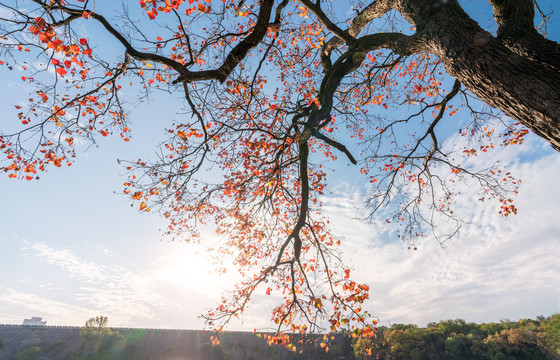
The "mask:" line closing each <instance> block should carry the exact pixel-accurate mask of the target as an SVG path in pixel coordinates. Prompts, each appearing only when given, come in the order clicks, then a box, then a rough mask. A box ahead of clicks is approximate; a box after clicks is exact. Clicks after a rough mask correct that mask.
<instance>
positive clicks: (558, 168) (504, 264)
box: [325, 141, 560, 324]
mask: <svg viewBox="0 0 560 360" xmlns="http://www.w3.org/2000/svg"><path fill="white" fill-rule="evenodd" d="M541 144H542V143H541V142H539V141H534V142H533V141H531V143H529V144H527V145H525V146H526V147H525V148H524V147H521V148H519V150H517V149H515V148H512V149H509V148H508V149H499V150H496V151H495V152H494V154H491V156H489V157H487V158H483V159H479V161H480V162H481V163H480V166H486V165H489V164H491V163H493V162H494V161H495V160H496V159H499V160H501V162H502V163H505V164H507V165H508V170H509V171H511V172H512V173H514V174H515V175H516V176H517V177H518V178H521V179H523V184H524V185H523V186H522V187H521V189H520V194H519V196H518V197H517V198H516V201H515V203H516V205H517V207H518V208H519V214H518V215H516V216H511V217H509V218H502V217H501V216H500V215H499V214H498V213H497V206H495V205H492V204H482V203H480V202H479V201H478V200H477V197H476V196H473V194H474V193H475V190H474V189H469V188H468V186H467V187H465V188H462V189H460V190H461V191H462V192H464V193H463V194H462V195H463V196H462V197H461V203H460V204H458V207H459V208H462V209H463V210H465V209H467V210H468V212H467V211H463V212H464V213H465V214H466V215H467V216H466V220H467V221H468V222H469V224H467V225H466V226H463V227H462V228H461V232H460V234H459V236H458V237H456V238H453V239H452V240H450V241H448V242H446V243H445V246H443V247H442V246H440V244H439V243H438V242H437V241H435V240H434V239H429V238H428V239H425V240H424V241H423V242H422V243H421V244H420V246H419V247H418V250H417V251H413V250H408V249H407V246H406V245H407V244H405V243H402V242H400V241H399V240H396V239H395V241H393V242H389V243H387V242H386V241H382V238H383V236H384V233H387V232H388V231H391V230H390V228H389V227H388V224H385V223H383V222H381V221H375V222H374V223H372V224H365V223H363V222H359V221H357V220H352V218H353V217H355V214H356V209H354V208H352V206H351V204H355V201H356V199H360V198H361V196H362V195H361V194H362V193H363V192H362V191H361V190H360V189H358V188H354V189H349V188H346V189H344V192H339V193H338V196H335V197H332V198H330V199H327V201H326V205H325V209H326V211H327V213H328V214H329V216H330V217H331V220H332V221H331V223H332V225H333V228H334V230H335V232H336V233H338V234H342V235H344V236H345V238H346V241H345V243H344V251H345V258H346V259H347V261H348V262H350V263H352V264H353V266H354V267H355V268H356V272H355V278H356V279H357V280H360V281H363V282H367V283H369V284H370V285H371V288H372V290H373V299H372V301H371V302H370V304H369V307H370V311H371V313H373V314H376V315H378V316H379V317H380V319H381V320H382V321H384V322H385V323H388V322H391V323H395V322H406V323H408V322H412V323H420V324H425V323H427V322H429V321H437V320H439V319H443V318H454V317H461V318H466V319H468V320H471V321H492V320H494V321H495V320H498V319H500V318H505V317H511V318H519V317H524V316H525V317H529V316H536V315H539V314H544V315H547V314H550V313H553V312H558V311H560V308H559V307H558V301H559V299H560V290H558V289H560V263H559V262H558V261H557V254H558V253H560V236H559V235H558V234H560V222H558V213H559V212H560V208H559V206H558V204H559V203H560V193H558V192H556V191H552V189H554V188H555V187H556V186H557V185H556V184H557V179H558V178H559V177H560V156H558V154H556V153H551V152H548V155H545V156H541V157H535V156H534V154H535V153H538V152H536V151H534V150H536V149H535V147H540V146H542V145H541ZM538 150H539V151H542V149H541V148H539V149H538ZM516 151H517V152H518V153H517V154H516ZM520 153H522V154H520ZM520 155H521V156H522V157H523V156H524V157H525V159H526V160H525V161H523V162H520V161H518V160H515V159H519V156H520ZM346 194H351V195H346Z"/></svg>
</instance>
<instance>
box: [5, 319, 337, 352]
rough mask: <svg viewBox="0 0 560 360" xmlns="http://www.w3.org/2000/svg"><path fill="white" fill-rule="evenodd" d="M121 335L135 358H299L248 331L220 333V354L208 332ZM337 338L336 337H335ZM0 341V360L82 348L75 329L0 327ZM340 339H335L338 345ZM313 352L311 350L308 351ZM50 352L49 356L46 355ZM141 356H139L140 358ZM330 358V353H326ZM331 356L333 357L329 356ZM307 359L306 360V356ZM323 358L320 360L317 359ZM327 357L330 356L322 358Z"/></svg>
mask: <svg viewBox="0 0 560 360" xmlns="http://www.w3.org/2000/svg"><path fill="white" fill-rule="evenodd" d="M111 329H112V330H113V331H118V332H119V334H120V335H123V337H124V339H125V341H124V345H122V346H126V347H128V350H129V353H135V354H137V355H138V356H135V358H139V359H163V358H173V359H187V358H188V359H226V358H227V359H254V360H256V359H263V358H266V359H267V360H276V359H279V360H291V359H299V358H301V357H299V356H298V355H297V354H295V353H294V352H290V351H288V350H287V349H285V348H283V347H277V346H275V347H270V346H267V344H266V341H265V340H264V339H263V338H262V337H257V336H256V335H255V334H253V333H251V332H235V331H232V332H229V331H228V332H223V333H220V334H219V339H220V342H221V346H222V348H223V351H222V352H221V354H223V355H220V354H217V353H216V349H215V348H214V347H212V346H211V336H213V335H214V333H212V332H203V331H200V330H178V329H138V328H111ZM337 337H339V336H337ZM0 339H2V341H3V345H4V346H3V348H2V349H0V360H11V359H16V357H17V354H18V353H19V352H20V351H22V350H23V349H25V348H29V347H31V346H35V345H37V346H39V347H41V348H42V349H43V351H44V353H45V352H46V353H47V356H45V355H43V357H42V358H45V359H66V358H70V356H71V354H72V353H74V352H75V351H79V350H80V349H83V347H84V340H83V338H82V337H81V336H80V327H77V326H74V327H73V326H26V325H1V324H0ZM341 341H343V339H342V338H340V339H335V340H334V342H335V343H341ZM312 350H313V349H312ZM49 351H50V354H51V355H49V354H48V353H49ZM140 354H141V355H140ZM329 355H330V354H329ZM333 355H334V354H333ZM306 358H308V357H306ZM320 358H323V357H320ZM326 358H330V356H327V357H325V359H326Z"/></svg>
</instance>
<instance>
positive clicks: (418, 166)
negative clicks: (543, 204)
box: [0, 0, 560, 343]
mask: <svg viewBox="0 0 560 360" xmlns="http://www.w3.org/2000/svg"><path fill="white" fill-rule="evenodd" d="M479 3H480V4H483V5H487V6H489V9H491V10H492V11H493V17H494V20H495V29H493V30H492V29H491V30H492V31H491V32H489V31H487V30H486V29H484V28H482V27H481V26H480V25H479V24H478V23H477V21H475V19H473V18H472V17H471V16H470V15H469V14H468V13H467V12H466V11H465V8H466V7H465V4H462V3H461V2H459V1H456V0H448V1H440V0H374V1H369V2H368V1H365V2H362V1H348V2H343V3H340V2H321V1H320V0H317V1H315V2H312V1H309V0H298V1H288V0H282V1H275V0H260V1H253V0H241V1H230V0H222V1H211V0H189V1H188V2H187V1H182V0H164V1H161V0H150V1H144V0H141V1H140V2H139V4H136V3H134V4H123V6H122V8H121V9H120V10H119V11H118V12H117V13H116V14H115V13H111V12H110V11H108V10H107V12H104V10H105V9H104V7H102V6H100V5H99V4H96V2H95V1H91V0H68V1H61V0H21V1H0V34H1V37H2V42H1V43H0V45H1V48H0V49H1V50H0V51H1V52H0V56H1V59H0V66H1V69H2V71H3V72H5V71H18V72H21V73H22V77H21V80H22V81H23V82H24V83H25V85H26V87H27V88H28V89H29V101H27V102H25V103H18V104H16V105H15V107H16V109H17V112H18V113H17V118H18V119H17V124H15V123H14V122H10V123H9V124H6V126H5V127H4V128H3V129H2V130H0V149H1V151H2V153H3V158H2V160H1V163H0V169H1V170H2V171H3V172H4V173H5V174H6V175H7V176H9V177H12V178H16V179H27V180H33V179H37V178H38V174H39V173H40V172H42V171H45V170H47V169H48V168H49V167H61V166H63V165H71V163H72V162H73V161H74V158H75V157H76V156H77V154H78V153H79V151H77V150H80V149H83V148H84V146H87V145H88V144H91V143H94V142H95V141H96V139H97V138H99V137H105V136H109V135H111V134H119V136H120V137H121V138H122V139H123V140H124V141H129V140H130V139H131V138H132V135H131V134H132V130H131V129H132V125H131V122H130V121H129V116H128V111H129V110H130V109H131V108H132V107H134V106H135V105H136V104H137V103H139V102H143V101H145V100H146V99H147V98H148V97H149V95H150V93H152V92H154V91H158V90H163V91H168V92H172V93H182V96H183V98H184V106H185V108H186V109H187V113H188V115H186V116H182V117H181V118H180V119H179V120H176V121H175V122H174V123H173V124H171V125H170V126H169V127H168V128H167V129H165V131H163V129H162V134H164V135H163V136H164V137H165V140H164V141H163V143H162V145H161V150H160V151H159V152H158V154H157V158H156V159H138V160H137V161H127V162H124V163H123V164H124V166H125V169H126V171H127V172H128V179H127V181H126V182H125V183H124V193H125V194H127V195H128V196H130V198H131V200H132V201H134V202H135V203H137V204H138V207H139V209H140V211H144V212H149V211H151V210H157V211H159V212H161V214H163V216H165V217H166V218H167V219H168V220H169V228H168V233H169V234H171V235H172V236H176V237H177V238H178V239H181V240H185V241H188V242H197V241H203V240H204V239H200V236H199V233H198V231H197V228H198V227H199V226H200V225H201V224H207V223H209V224H210V225H212V226H214V227H215V229H216V231H217V233H218V234H220V235H222V242H221V243H220V244H219V245H218V246H216V247H214V249H213V251H214V253H215V254H216V256H218V257H219V256H231V257H233V258H234V264H235V265H236V266H237V267H238V268H239V269H240V272H241V274H242V275H243V277H244V280H243V281H242V282H241V283H240V284H238V285H237V286H236V287H235V289H234V290H233V292H232V293H230V294H229V295H228V296H226V297H224V299H223V301H222V302H221V303H220V305H219V306H218V307H217V308H215V309H214V310H211V311H209V312H208V314H206V315H205V318H206V320H207V321H208V323H209V324H210V325H211V326H212V327H215V328H218V329H221V327H222V326H223V325H225V324H226V323H227V322H228V321H229V320H230V319H231V318H232V317H239V316H240V315H241V314H242V313H243V311H244V310H245V309H246V306H247V304H248V303H249V301H250V299H251V297H253V296H254V294H256V293H264V294H267V295H270V294H280V295H281V296H283V301H282V302H281V303H280V304H278V305H277V306H276V307H275V308H274V309H273V310H272V316H271V319H272V321H273V322H274V323H275V324H277V326H278V331H279V332H280V331H282V330H289V331H293V332H308V331H317V330H319V331H323V330H331V331H336V330H338V329H340V328H342V327H346V326H349V327H351V328H352V329H355V331H356V332H355V334H356V335H358V334H362V335H366V336H367V335H372V334H373V332H374V331H375V323H376V322H375V320H372V319H371V318H369V317H368V314H367V312H366V311H364V310H363V303H364V301H366V300H367V299H368V297H369V288H368V286H367V285H364V284H359V283H357V282H355V281H354V280H353V279H352V278H351V276H350V275H351V271H350V269H349V268H347V267H346V266H344V264H342V262H341V258H340V253H339V246H340V244H341V242H340V238H338V237H337V236H336V235H335V232H333V231H332V229H330V228H329V221H328V219H327V218H326V217H325V216H324V215H323V214H322V208H321V207H322V197H323V196H324V194H325V190H326V189H327V186H328V184H327V179H328V177H329V176H330V173H329V171H328V168H329V163H330V162H332V161H338V162H340V161H346V162H349V163H351V164H353V165H352V166H356V167H359V168H360V171H361V173H362V174H363V177H364V179H365V181H369V182H370V183H371V191H370V192H369V193H368V194H367V197H366V201H367V209H368V214H369V215H368V216H367V217H370V218H371V217H373V216H374V215H375V214H377V213H379V212H382V211H384V212H385V214H386V220H387V222H395V223H397V224H398V225H397V226H400V236H401V237H402V238H403V239H404V240H406V241H412V242H414V241H415V239H417V238H419V237H423V236H426V235H428V234H433V235H435V236H436V237H438V238H439V239H440V240H442V241H443V240H445V239H446V238H448V237H449V236H452V235H453V234H455V232H456V231H457V230H458V228H459V226H460V225H461V219H460V218H458V217H456V215H455V214H454V212H453V209H454V203H455V201H456V200H455V199H456V195H457V194H456V193H455V192H454V190H453V183H454V182H456V181H474V183H476V184H478V185H479V187H480V200H481V201H484V200H485V199H494V200H496V201H498V203H499V205H500V213H501V214H502V215H503V216H508V215H510V214H514V213H516V212H517V209H516V207H515V205H514V204H513V200H512V196H511V195H512V194H513V193H515V192H516V191H517V187H518V181H517V180H515V178H514V177H513V175H512V174H510V173H508V172H507V170H504V169H501V168H500V167H498V166H494V167H491V168H483V169H480V168H476V166H472V163H473V162H468V161H467V160H468V159H471V158H472V157H474V156H476V155H477V154H479V153H482V152H487V151H492V149H493V148H495V147H496V146H510V145H516V144H521V143H522V142H523V139H524V136H525V135H526V134H527V133H528V132H529V131H532V132H534V133H535V134H537V135H538V136H540V137H542V138H544V139H545V140H546V141H547V142H548V143H550V145H551V146H552V147H553V148H554V149H556V150H560V132H559V131H558V130H559V120H558V119H560V114H559V112H560V107H559V106H558V104H559V103H560V101H559V100H560V72H559V65H560V64H559V62H560V56H559V55H560V47H559V45H558V43H556V42H555V41H552V40H550V39H547V37H546V23H547V20H548V13H547V10H546V8H545V7H544V6H542V7H541V6H539V4H537V3H536V2H534V1H533V0H515V1H513V0H512V1H502V0H489V1H488V2H484V1H479ZM96 5H97V7H96ZM535 24H540V25H535ZM156 106H157V104H156ZM506 116H507V117H506ZM459 117H460V118H461V119H465V118H468V119H469V120H468V121H458V120H457V119H458V118H459ZM508 117H510V118H511V119H513V120H512V121H510V120H509V118H508ZM443 119H445V122H446V123H447V125H446V126H447V127H448V128H449V126H450V125H449V124H456V126H455V127H454V129H453V132H454V133H459V134H460V135H462V136H463V137H464V138H465V141H464V142H461V144H465V145H460V146H458V147H454V146H446V145H445V136H446V135H447V136H449V131H447V133H446V131H443V130H441V127H442V125H441V122H442V120H443ZM451 127H453V126H451ZM338 157H341V158H342V159H338V160H337V158H338ZM474 164H475V165H476V162H474ZM442 223H444V224H446V225H445V226H443V227H441V226H440V227H439V228H438V227H437V226H436V225H441V224H442ZM441 229H443V230H441ZM285 340H286V339H285V338H283V336H281V335H279V336H278V337H276V338H273V340H272V341H273V342H278V343H284V342H285Z"/></svg>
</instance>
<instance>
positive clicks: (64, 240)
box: [0, 17, 560, 330]
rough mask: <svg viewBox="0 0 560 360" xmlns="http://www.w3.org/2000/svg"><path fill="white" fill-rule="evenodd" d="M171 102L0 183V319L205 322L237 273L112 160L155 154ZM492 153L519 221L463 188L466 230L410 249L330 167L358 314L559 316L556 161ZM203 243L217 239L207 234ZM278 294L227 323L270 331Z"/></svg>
mask: <svg viewBox="0 0 560 360" xmlns="http://www.w3.org/2000/svg"><path fill="white" fill-rule="evenodd" d="M556 18H557V17H556ZM551 25H552V27H551V38H553V39H555V40H558V39H559V38H560V36H559V34H560V32H559V31H558V30H557V28H555V26H558V25H559V24H558V22H557V21H553V23H552V24H551ZM18 91H22V85H21V83H20V82H18V81H9V82H6V85H5V86H3V87H2V88H0V98H2V99H3V100H2V103H3V105H4V106H11V104H13V103H14V102H15V101H14V97H13V96H14V94H16V93H18ZM177 96H178V95H166V94H160V95H157V96H156V98H155V100H157V101H154V102H152V103H150V104H145V106H142V107H139V108H137V109H136V110H135V111H134V112H133V113H132V114H131V119H132V121H133V125H134V141H133V142H131V143H124V142H122V141H120V140H119V139H117V137H114V138H110V139H100V141H99V144H98V145H99V147H91V148H88V149H84V151H82V153H80V154H79V158H78V160H77V161H76V163H75V164H74V165H73V166H72V167H70V168H63V169H55V170H51V171H49V172H48V173H46V174H43V175H41V180H40V181H33V182H18V181H13V180H9V179H8V178H6V177H1V178H0V189H1V190H0V194H1V199H2V202H1V203H2V207H1V208H0V219H2V220H1V224H2V231H1V233H0V244H1V249H2V251H1V252H0V272H1V274H2V276H1V277H0V323H8V324H18V323H21V322H22V321H23V319H24V318H29V317H30V316H41V317H43V319H44V320H47V323H48V324H49V325H80V324H82V323H84V322H85V321H86V320H87V319H88V318H90V317H93V316H97V315H106V316H108V317H109V319H110V323H111V325H113V326H127V327H155V328H201V327H202V326H203V323H202V322H201V321H199V320H198V319H197V315H198V314H200V313H201V312H203V311H204V310H205V309H206V308H208V307H213V306H214V305H215V304H216V303H217V302H218V301H219V299H220V294H221V293H222V292H223V291H226V290H227V289H229V288H231V287H232V285H233V283H234V281H235V280H236V278H237V277H236V274H235V271H234V270H232V271H230V273H227V274H225V275H222V276H218V275H217V274H214V273H212V266H211V264H210V261H209V258H208V255H207V254H206V253H205V251H204V249H203V248H196V247H193V246H191V245H186V244H184V243H180V242H169V241H167V240H166V239H162V236H161V233H160V232H159V229H163V228H165V227H166V226H167V224H166V223H165V221H164V220H163V219H161V218H159V217H158V216H157V214H151V215H146V214H139V213H138V212H137V210H136V208H132V207H130V204H129V203H128V201H127V199H126V198H125V197H124V196H122V195H120V193H121V192H122V185H121V184H122V183H123V181H124V180H125V178H124V177H122V176H121V174H122V171H123V169H122V166H120V165H118V164H117V162H116V159H117V158H121V159H136V158H138V157H143V156H144V157H145V156H150V155H151V154H153V153H155V146H156V145H157V143H158V142H159V141H161V140H162V139H163V136H162V137H159V136H154V134H162V133H163V128H164V125H162V123H169V121H170V120H172V119H173V118H178V117H179V116H180V115H176V113H177V112H178V111H180V105H181V104H180V103H179V102H178V101H177V99H176V98H177ZM8 115H9V114H8ZM8 120H9V119H8V117H7V116H3V117H2V121H3V122H4V121H8ZM458 141H461V139H459V138H457V137H454V138H451V139H450V140H448V142H449V143H450V144H452V143H457V142H458ZM498 159H499V160H500V161H501V162H502V163H503V164H509V165H508V169H509V170H510V171H511V172H512V173H514V174H515V175H516V176H517V177H518V178H521V179H522V180H523V185H522V187H521V189H520V194H519V196H518V197H517V199H516V204H517V206H518V208H519V214H518V215H516V216H511V217H508V218H502V217H500V216H499V215H498V209H497V207H496V206H494V205H492V204H488V205H486V206H481V204H480V202H478V201H477V197H476V194H475V193H474V192H473V190H472V188H470V187H468V186H465V187H464V188H463V189H460V190H461V192H462V193H463V196H462V197H461V203H460V204H459V205H458V209H457V211H458V212H460V213H462V215H463V216H464V217H465V218H466V219H467V220H468V222H469V223H470V224H469V225H468V226H464V227H463V228H462V229H461V233H460V235H459V236H458V237H456V238H453V239H452V240H450V241H448V242H446V243H445V244H444V245H443V246H442V245H440V244H439V243H438V242H437V241H435V240H434V239H429V238H428V239H425V240H424V241H423V242H422V243H421V244H420V246H419V248H418V250H417V251H411V250H408V249H407V246H406V244H403V243H402V242H400V241H399V240H398V239H396V235H395V230H396V229H395V228H393V227H392V226H391V225H389V224H386V223H385V222H384V219H383V218H380V219H377V220H374V221H373V223H371V224H368V223H363V222H360V221H358V220H353V218H354V217H355V216H356V215H357V214H358V213H359V211H360V206H361V205H362V198H363V195H362V194H363V192H364V191H365V189H366V184H362V183H360V182H359V181H356V180H355V179H349V178H346V177H345V176H344V174H345V172H346V170H345V168H346V164H345V163H343V162H342V160H339V163H338V165H339V166H337V167H336V169H337V171H338V174H337V175H336V176H335V177H334V179H335V181H334V182H331V183H330V185H331V186H332V188H331V189H330V190H331V192H330V193H329V195H328V196H326V197H325V198H324V202H325V210H326V212H327V214H329V216H330V218H331V221H332V223H333V228H334V229H335V232H336V233H337V234H339V235H341V236H343V237H344V238H345V240H344V244H345V245H344V247H343V251H344V257H345V259H346V261H347V262H348V263H349V264H352V265H353V267H354V268H355V272H354V277H355V279H356V280H358V281H360V282H366V283H368V284H369V285H370V288H371V289H372V300H371V302H369V303H368V305H367V307H368V309H369V311H370V312H371V313H372V314H374V315H375V316H376V317H378V318H379V319H380V320H381V323H382V324H385V325H387V324H391V323H409V322H411V323H418V324H420V325H425V324H426V323H427V322H430V321H438V320H440V319H448V318H464V319H466V320H467V321H477V322H482V321H486V322H488V321H498V320H500V319H503V318H509V319H512V320H515V319H519V318H526V317H532V318H534V317H536V316H537V315H541V314H542V315H550V314H553V313H557V312H560V262H558V261H557V256H558V255H557V254H559V253H560V235H558V234H560V222H559V221H558V219H559V215H558V214H559V212H560V205H559V204H560V192H558V191H555V189H556V188H557V180H556V179H558V178H559V177H560V155H559V154H557V153H555V152H553V151H551V150H550V149H549V147H548V146H547V145H546V144H545V143H543V142H542V141H541V140H539V139H537V138H535V137H532V136H531V137H529V139H528V141H527V144H525V145H524V146H522V147H518V148H514V147H512V148H500V149H498V150H496V151H494V152H491V153H489V154H488V155H486V156H481V157H479V158H477V161H478V162H479V163H480V165H481V167H482V165H484V164H492V163H493V162H494V161H495V160H498ZM520 159H523V160H520ZM203 235H204V236H205V238H206V239H210V241H213V240H212V239H215V237H214V236H215V235H214V234H212V233H211V232H210V231H206V232H204V234H203ZM387 239H389V241H387ZM277 300H278V299H275V298H274V297H270V296H265V295H264V289H263V293H262V295H259V296H256V297H255V298H254V299H253V303H252V304H251V307H250V309H249V311H248V312H247V315H246V316H245V317H244V319H243V321H239V322H236V323H232V324H231V326H230V329H245V330H252V329H253V328H255V327H256V328H267V327H270V323H269V322H268V319H269V310H270V309H271V308H272V306H273V305H274V303H275V301H277Z"/></svg>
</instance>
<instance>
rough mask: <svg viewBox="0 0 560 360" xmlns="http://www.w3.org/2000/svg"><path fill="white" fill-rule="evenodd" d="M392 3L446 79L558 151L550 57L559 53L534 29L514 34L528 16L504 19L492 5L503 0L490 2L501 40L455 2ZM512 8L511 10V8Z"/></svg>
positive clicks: (559, 129)
mask: <svg viewBox="0 0 560 360" xmlns="http://www.w3.org/2000/svg"><path fill="white" fill-rule="evenodd" d="M510 1H512V3H516V2H519V3H522V4H526V2H527V0H517V1H515V0H510ZM528 1H529V2H530V3H531V4H530V5H531V6H533V5H532V1H531V0H528ZM397 2H398V6H397V9H398V10H399V11H400V12H401V14H403V16H405V17H406V18H407V19H408V20H409V21H411V22H413V23H414V24H415V25H416V27H417V31H418V34H420V35H421V36H422V39H423V40H422V42H423V43H424V45H425V47H426V49H427V50H428V51H429V52H432V53H434V54H435V55H436V56H438V57H439V59H441V61H442V62H443V63H444V65H445V68H446V70H447V72H448V73H449V74H450V75H451V76H454V77H456V78H457V79H458V80H459V81H461V82H462V83H463V84H464V85H465V87H466V88H467V89H468V90H470V91H471V92H472V93H473V94H475V95H476V96H478V97H479V98H480V99H481V100H482V101H484V102H486V103H487V104H489V105H491V106H493V107H496V108H498V109H500V110H502V111H503V112H504V113H505V114H506V115H508V116H510V117H512V118H513V119H516V120H518V121H519V122H521V123H522V124H523V125H525V126H526V127H528V128H529V129H531V130H532V131H533V132H534V133H535V134H537V135H539V136H541V137H542V138H544V139H546V140H547V141H548V142H549V143H550V144H551V145H552V147H553V148H554V149H556V150H557V151H560V71H559V69H560V66H558V64H559V63H560V58H558V57H557V56H551V55H557V54H560V46H559V45H558V44H557V43H555V42H553V41H550V40H547V39H545V38H543V37H542V36H541V35H540V34H538V33H537V32H536V31H535V30H534V27H532V30H533V31H520V30H519V29H523V28H527V26H526V24H527V19H526V17H527V16H533V13H532V12H527V11H525V12H524V13H521V12H519V13H517V14H514V15H515V16H509V17H508V16H507V15H508V14H509V15H511V12H509V13H508V12H507V11H506V14H505V15H504V13H503V11H501V10H503V8H496V6H497V5H496V4H495V3H501V2H503V1H497V0H496V1H494V2H493V5H494V6H495V9H494V11H495V15H497V16H496V18H497V20H498V24H499V25H500V31H499V32H498V33H499V35H501V36H498V37H497V38H496V37H494V36H492V35H491V34H490V33H488V32H487V31H485V30H483V29H482V28H481V27H480V26H479V25H478V24H477V23H476V22H475V21H474V20H472V19H471V18H470V17H469V16H468V15H467V14H466V13H465V12H464V11H463V9H462V8H461V7H460V6H459V5H458V3H457V2H456V1H455V0H451V1H446V2H444V1H439V0H400V1H397ZM510 5H511V4H510ZM511 6H512V7H513V8H515V4H513V5H511ZM506 10H508V9H506ZM506 18H507V21H506V20H504V19H506ZM515 19H517V21H518V23H517V25H518V26H516V22H515ZM530 24H531V26H532V19H531V21H530ZM511 29H514V30H515V29H517V30H515V31H514V30H511ZM504 34H505V35H504ZM515 34H519V37H518V39H519V41H516V35H515ZM528 38H530V39H531V40H530V41H528V40H527V39H528ZM551 53H552V54H551Z"/></svg>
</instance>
